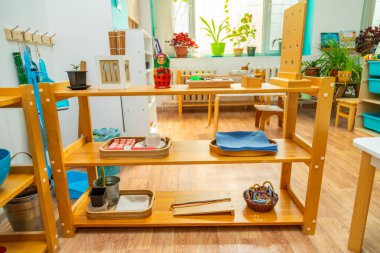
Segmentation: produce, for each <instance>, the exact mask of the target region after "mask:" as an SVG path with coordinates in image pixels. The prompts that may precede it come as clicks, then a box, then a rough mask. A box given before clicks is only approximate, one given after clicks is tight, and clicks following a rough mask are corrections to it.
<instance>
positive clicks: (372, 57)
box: [363, 54, 380, 60]
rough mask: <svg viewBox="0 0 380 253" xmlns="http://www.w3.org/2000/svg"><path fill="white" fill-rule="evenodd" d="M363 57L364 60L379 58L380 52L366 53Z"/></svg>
mask: <svg viewBox="0 0 380 253" xmlns="http://www.w3.org/2000/svg"><path fill="white" fill-rule="evenodd" d="M363 58H364V60H378V59H379V60H380V54H367V55H365V56H364V57H363Z"/></svg>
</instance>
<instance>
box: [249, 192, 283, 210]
mask: <svg viewBox="0 0 380 253" xmlns="http://www.w3.org/2000/svg"><path fill="white" fill-rule="evenodd" d="M243 198H244V200H245V202H246V203H247V206H248V207H249V208H250V209H251V210H253V211H255V212H259V213H266V212H270V211H272V210H273V208H274V206H275V205H276V204H277V202H278V195H277V193H275V197H274V198H273V199H272V200H271V201H270V203H269V204H265V205H264V204H256V203H254V202H252V201H251V200H250V199H248V198H246V197H245V194H244V193H243Z"/></svg>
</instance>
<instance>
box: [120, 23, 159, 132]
mask: <svg viewBox="0 0 380 253" xmlns="http://www.w3.org/2000/svg"><path fill="white" fill-rule="evenodd" d="M125 51H126V57H127V58H128V59H129V62H130V86H141V85H153V84H154V80H153V39H152V37H151V36H150V35H149V34H148V33H146V32H145V31H144V30H142V29H128V30H126V35H125ZM122 107H123V114H124V125H125V129H126V131H125V134H126V135H127V136H144V135H145V134H147V133H148V132H149V131H151V128H154V127H155V125H156V123H157V112H156V98H155V97H154V96H146V97H122ZM146 112H148V113H146Z"/></svg>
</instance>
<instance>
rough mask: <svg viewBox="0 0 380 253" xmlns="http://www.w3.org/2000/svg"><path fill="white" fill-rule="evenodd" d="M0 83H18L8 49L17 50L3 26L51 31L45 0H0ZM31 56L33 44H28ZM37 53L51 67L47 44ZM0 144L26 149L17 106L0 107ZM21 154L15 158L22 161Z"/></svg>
mask: <svg viewBox="0 0 380 253" xmlns="http://www.w3.org/2000/svg"><path fill="white" fill-rule="evenodd" d="M0 17H1V18H0V29H1V32H0V55H1V60H0V69H1V75H0V87H11V86H18V78H17V72H16V67H15V64H14V61H13V57H12V52H18V51H19V48H18V45H17V43H15V42H8V41H7V40H6V38H5V35H4V31H3V29H4V28H13V27H15V26H16V25H19V30H26V29H27V28H29V27H30V28H31V31H35V30H36V29H38V30H39V33H45V32H51V31H50V30H49V26H48V20H47V13H46V10H45V0H35V1H28V0H13V1H0ZM31 49H32V52H33V55H34V56H35V54H34V53H35V47H34V46H31ZM39 51H40V53H41V57H43V59H44V60H45V62H46V65H47V69H48V71H50V72H51V71H52V70H53V69H54V64H53V61H52V52H53V49H52V48H51V47H46V46H40V47H39ZM0 148H6V149H9V150H10V151H11V152H12V154H14V153H16V152H20V151H28V142H27V134H26V131H25V122H24V115H23V112H22V110H20V109H2V110H0ZM26 161H27V159H25V158H21V159H17V160H15V162H16V163H17V162H26Z"/></svg>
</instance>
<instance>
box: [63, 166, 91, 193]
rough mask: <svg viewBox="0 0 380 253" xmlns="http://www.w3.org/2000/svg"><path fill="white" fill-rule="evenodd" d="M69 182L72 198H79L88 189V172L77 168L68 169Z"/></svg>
mask: <svg viewBox="0 0 380 253" xmlns="http://www.w3.org/2000/svg"><path fill="white" fill-rule="evenodd" d="M66 176H67V182H68V185H69V194H70V199H79V198H80V196H82V194H83V193H84V192H85V191H86V190H87V189H88V187H89V185H88V178H87V173H86V172H82V171H77V170H68V171H66Z"/></svg>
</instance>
